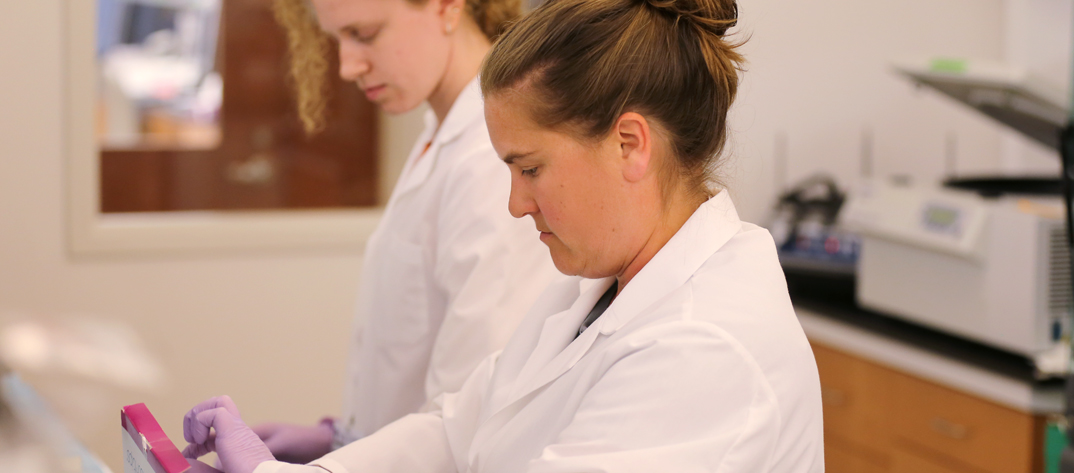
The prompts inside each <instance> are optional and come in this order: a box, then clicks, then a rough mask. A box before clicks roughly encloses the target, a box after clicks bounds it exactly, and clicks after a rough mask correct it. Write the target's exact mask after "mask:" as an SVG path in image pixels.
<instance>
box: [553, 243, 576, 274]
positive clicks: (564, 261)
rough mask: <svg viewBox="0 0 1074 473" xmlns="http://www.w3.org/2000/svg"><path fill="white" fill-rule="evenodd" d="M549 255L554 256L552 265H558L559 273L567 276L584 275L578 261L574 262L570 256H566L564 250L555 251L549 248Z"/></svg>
mask: <svg viewBox="0 0 1074 473" xmlns="http://www.w3.org/2000/svg"><path fill="white" fill-rule="evenodd" d="M549 253H551V254H552V264H554V265H556V269H558V270H559V272H561V273H563V274H565V275H567V276H580V275H581V274H582V268H581V267H580V265H579V264H578V263H577V262H576V261H572V259H571V258H570V256H569V255H566V254H565V253H566V252H564V251H562V250H559V251H557V250H554V249H552V248H549Z"/></svg>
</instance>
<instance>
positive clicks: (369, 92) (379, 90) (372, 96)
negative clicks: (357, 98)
mask: <svg viewBox="0 0 1074 473" xmlns="http://www.w3.org/2000/svg"><path fill="white" fill-rule="evenodd" d="M387 88H388V86H386V85H376V86H373V87H367V88H366V89H365V90H364V91H365V97H366V98H367V99H369V100H370V101H376V100H377V98H378V97H380V96H381V95H383V94H384V91H385V90H386V89H387Z"/></svg>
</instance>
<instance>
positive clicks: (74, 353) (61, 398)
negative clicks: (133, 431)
mask: <svg viewBox="0 0 1074 473" xmlns="http://www.w3.org/2000/svg"><path fill="white" fill-rule="evenodd" d="M11 319H14V320H15V321H14V322H11V323H9V324H7V325H5V326H3V327H0V439H3V440H4V442H0V471H4V472H7V471H13V472H14V471H19V472H24V471H25V472H33V473H37V472H41V473H54V472H57V473H67V472H72V473H83V472H84V473H109V472H110V471H111V470H110V469H109V468H108V467H107V466H105V464H104V463H103V462H102V461H101V460H100V459H99V458H98V457H97V456H96V455H95V454H94V453H91V452H90V451H89V450H88V449H87V448H86V447H85V446H84V444H83V440H84V439H85V436H86V435H94V434H95V433H96V432H95V431H94V430H93V428H92V426H95V425H97V424H99V423H100V422H101V419H100V418H101V417H104V416H106V417H109V418H114V413H115V408H116V406H117V405H119V404H118V402H117V400H118V398H119V397H120V394H121V393H125V392H126V393H129V392H137V393H141V395H145V394H148V393H156V392H159V391H160V390H161V389H162V388H163V387H164V374H163V369H162V368H161V367H160V365H159V364H158V363H157V361H156V360H155V359H154V358H153V357H152V356H150V355H149V353H148V352H146V351H145V350H144V348H143V347H142V345H141V343H140V342H139V339H138V337H137V336H136V335H135V334H134V332H133V331H132V330H131V329H130V328H129V327H127V326H126V325H123V324H118V323H112V322H104V321H98V320H93V319H91V318H87V317H84V316H83V317H77V318H74V317H72V318H69V319H47V318H36V319H30V318H29V317H22V318H19V317H11Z"/></svg>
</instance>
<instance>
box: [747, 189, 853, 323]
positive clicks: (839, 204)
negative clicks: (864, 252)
mask: <svg viewBox="0 0 1074 473" xmlns="http://www.w3.org/2000/svg"><path fill="white" fill-rule="evenodd" d="M845 201H846V194H845V193H844V192H843V191H842V190H841V189H839V187H838V185H837V184H836V183H835V180H834V179H833V178H832V177H829V176H826V175H817V176H813V177H811V178H809V179H806V180H804V181H802V182H801V183H799V184H797V185H796V186H794V187H793V188H791V189H790V190H788V191H787V192H785V193H783V194H782V195H780V196H779V200H778V202H777V204H776V210H775V214H774V216H773V218H772V220H771V221H770V222H769V225H768V229H769V231H770V232H771V233H772V238H773V239H775V241H776V249H777V251H778V253H779V262H780V264H781V265H782V266H783V272H784V273H785V274H786V276H787V285H788V287H789V289H790V290H791V292H792V293H803V292H805V293H810V294H811V295H812V296H813V297H820V298H825V299H829V300H841V301H844V302H847V303H852V302H853V299H854V281H855V273H856V268H857V262H858V253H859V250H860V247H861V240H860V238H859V237H858V236H857V235H856V234H854V233H851V232H848V231H846V230H844V229H843V228H841V227H840V226H839V225H838V223H839V212H840V211H841V210H842V208H843V204H844V202H845Z"/></svg>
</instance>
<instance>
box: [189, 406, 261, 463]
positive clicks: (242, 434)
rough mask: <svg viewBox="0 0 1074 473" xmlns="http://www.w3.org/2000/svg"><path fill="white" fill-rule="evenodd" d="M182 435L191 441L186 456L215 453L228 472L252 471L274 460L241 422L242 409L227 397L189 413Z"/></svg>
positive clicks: (196, 456) (251, 431)
mask: <svg viewBox="0 0 1074 473" xmlns="http://www.w3.org/2000/svg"><path fill="white" fill-rule="evenodd" d="M210 429H211V430H210ZM183 437H184V438H186V441H187V442H190V445H187V447H186V448H185V449H183V456H184V457H187V458H195V459H196V458H198V457H200V456H202V455H205V454H206V453H209V452H216V454H217V455H219V456H220V464H221V465H222V466H223V468H224V471H225V472H227V473H253V471H254V469H255V468H257V465H260V464H261V462H265V461H272V460H275V458H274V457H273V456H272V453H271V452H270V451H269V449H268V447H266V446H265V444H264V443H262V442H261V439H260V438H258V437H257V434H255V433H254V431H253V430H250V428H249V427H247V426H246V424H244V423H243V422H242V418H241V417H240V416H239V409H238V408H237V407H235V403H234V402H232V401H231V398H230V397H228V396H220V397H214V398H212V399H209V400H208V401H205V402H202V403H201V404H198V405H197V406H194V408H193V409H191V410H190V412H187V413H186V416H185V417H183ZM206 466H208V465H206Z"/></svg>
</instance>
